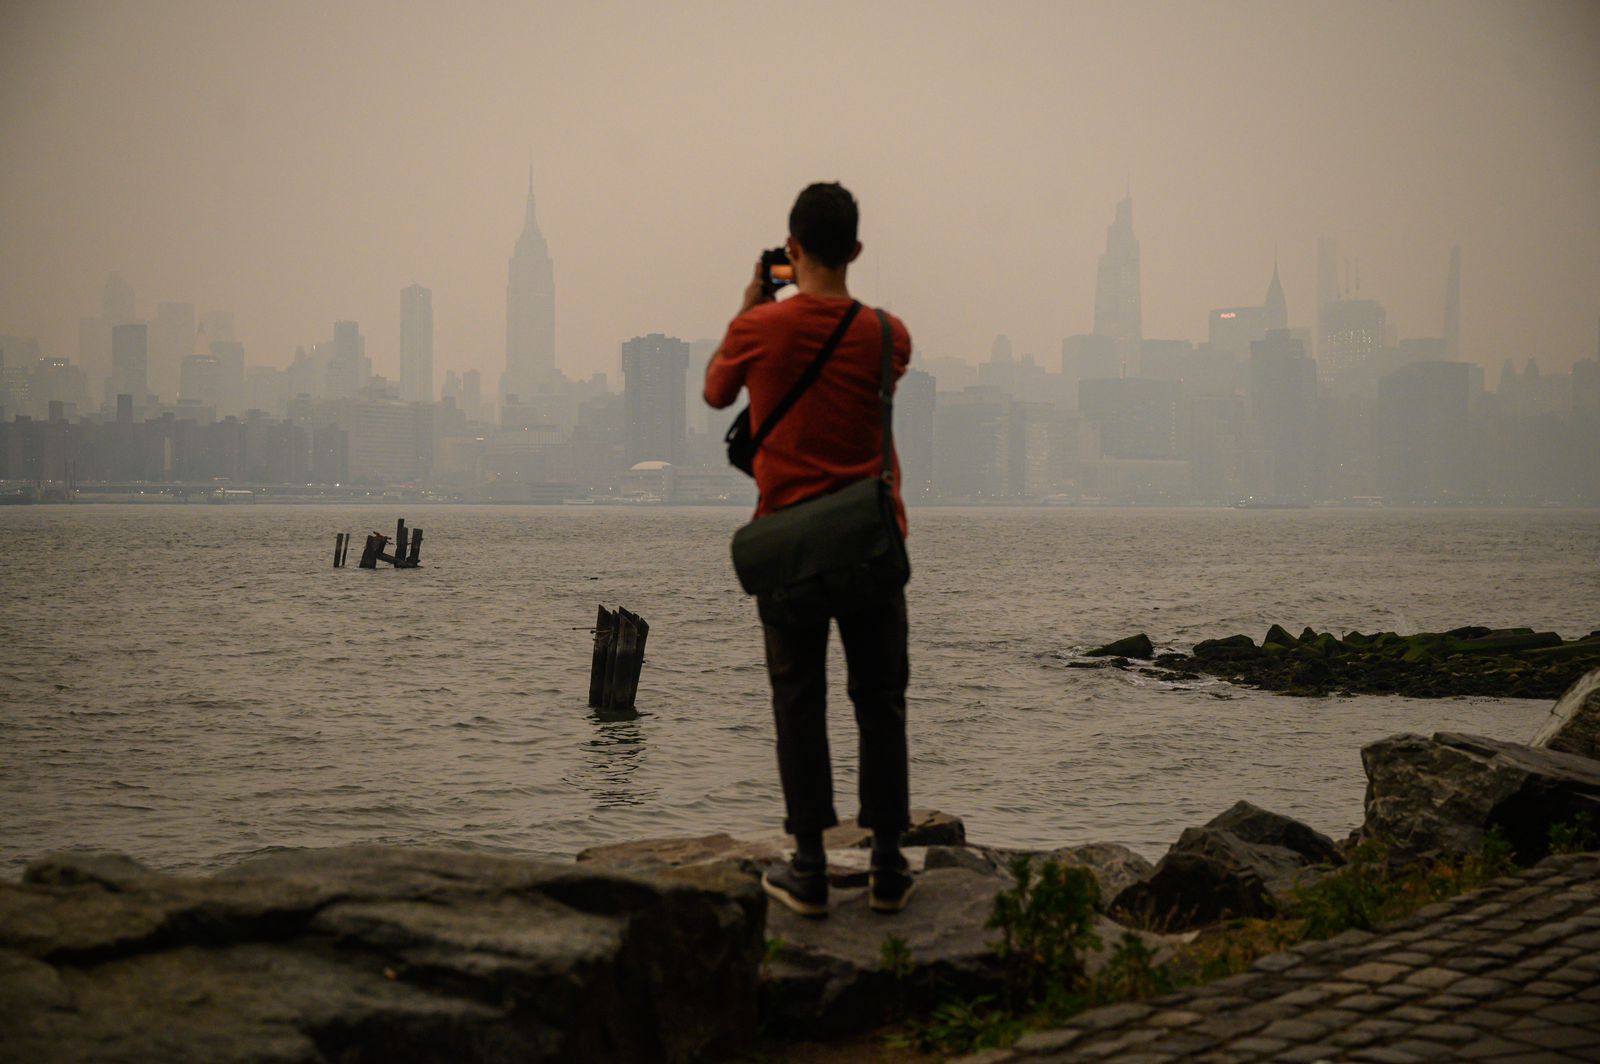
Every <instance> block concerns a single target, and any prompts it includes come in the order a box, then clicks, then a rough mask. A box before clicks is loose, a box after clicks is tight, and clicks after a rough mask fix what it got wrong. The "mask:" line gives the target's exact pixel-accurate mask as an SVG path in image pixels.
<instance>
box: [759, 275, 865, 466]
mask: <svg viewBox="0 0 1600 1064" xmlns="http://www.w3.org/2000/svg"><path fill="white" fill-rule="evenodd" d="M860 311H861V303H860V302H859V301H857V300H851V301H850V307H849V309H848V310H846V311H845V312H844V317H842V318H840V319H839V324H838V325H836V326H835V327H834V330H833V333H832V335H830V336H829V337H828V342H827V343H825V344H823V345H822V350H821V351H820V352H819V353H818V354H817V357H816V358H815V359H813V360H812V362H811V365H809V366H807V367H806V371H805V372H804V373H802V374H801V375H800V379H799V380H797V381H795V382H794V386H793V387H792V388H790V389H789V392H788V394H787V395H785V396H784V397H783V398H782V399H781V400H779V401H778V405H777V406H775V407H773V409H772V413H770V414H768V415H767V420H766V421H764V422H762V424H761V428H760V430H759V431H757V432H756V435H755V438H754V439H753V440H751V441H750V453H751V454H755V453H756V451H758V450H760V449H761V442H762V441H763V440H765V439H766V438H767V434H768V433H770V432H771V431H772V430H773V429H774V428H776V427H777V425H778V422H780V421H782V420H783V415H785V414H787V413H788V412H789V411H790V409H791V408H793V406H794V404H795V403H797V402H799V401H800V397H801V396H802V395H804V394H805V391H806V389H807V388H809V387H811V386H812V385H813V384H815V383H816V380H817V378H818V377H820V376H822V367H824V366H826V365H827V364H828V359H830V358H832V357H833V352H834V349H835V348H837V347H838V346H839V341H840V340H842V339H844V334H845V333H846V332H847V331H848V330H849V328H850V323H851V322H853V321H855V320H856V315H857V314H858V313H860Z"/></svg>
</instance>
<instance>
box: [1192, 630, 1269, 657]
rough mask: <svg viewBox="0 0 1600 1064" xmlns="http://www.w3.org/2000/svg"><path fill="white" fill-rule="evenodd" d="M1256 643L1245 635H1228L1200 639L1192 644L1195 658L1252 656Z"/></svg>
mask: <svg viewBox="0 0 1600 1064" xmlns="http://www.w3.org/2000/svg"><path fill="white" fill-rule="evenodd" d="M1255 653H1256V645H1255V643H1254V642H1252V641H1251V639H1250V637H1249V636H1247V635H1230V636H1227V637H1225V638H1223V639H1202V640H1201V641H1200V642H1198V643H1196V644H1195V645H1194V656H1195V657H1197V658H1238V657H1253V656H1254V655H1255Z"/></svg>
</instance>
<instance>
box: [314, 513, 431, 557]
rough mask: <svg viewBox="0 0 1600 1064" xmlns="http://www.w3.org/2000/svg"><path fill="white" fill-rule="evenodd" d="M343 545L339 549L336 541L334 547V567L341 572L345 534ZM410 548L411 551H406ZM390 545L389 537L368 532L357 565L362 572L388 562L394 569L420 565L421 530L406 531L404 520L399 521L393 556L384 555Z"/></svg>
mask: <svg viewBox="0 0 1600 1064" xmlns="http://www.w3.org/2000/svg"><path fill="white" fill-rule="evenodd" d="M341 536H342V542H343V544H344V546H343V548H342V549H341V548H340V547H339V545H338V543H339V542H340V541H336V542H335V545H334V548H333V567H334V568H335V569H342V568H343V567H344V559H345V556H346V555H347V554H349V553H350V539H351V536H350V534H349V533H348V532H345V533H341ZM408 545H409V547H410V551H409V553H408V552H407V546H408ZM388 546H389V537H388V536H386V535H384V534H383V533H381V532H368V533H367V545H366V547H365V548H364V549H363V550H362V551H361V561H359V562H358V563H356V564H357V567H358V568H361V569H376V568H377V567H378V563H379V562H388V563H389V564H390V565H392V566H394V567H395V568H396V569H417V568H420V567H421V566H422V561H421V559H422V529H420V528H407V527H406V519H405V518H403V517H402V518H400V519H399V520H398V521H396V522H395V525H394V553H393V554H387V553H385V548H387V547H388Z"/></svg>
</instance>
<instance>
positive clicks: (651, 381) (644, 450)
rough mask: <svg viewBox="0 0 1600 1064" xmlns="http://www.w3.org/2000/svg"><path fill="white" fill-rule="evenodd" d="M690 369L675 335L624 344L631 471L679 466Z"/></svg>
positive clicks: (686, 349)
mask: <svg viewBox="0 0 1600 1064" xmlns="http://www.w3.org/2000/svg"><path fill="white" fill-rule="evenodd" d="M688 370H689V345H688V344H687V343H685V342H684V341H682V340H680V339H678V338H677V337H675V336H663V335H662V334H661V333H651V334H650V335H649V336H636V337H634V338H633V339H632V340H629V341H627V342H626V343H624V344H623V345H622V376H623V383H622V396H623V404H624V406H625V408H626V415H625V416H626V419H627V420H626V432H627V460H628V465H629V466H633V465H636V464H638V463H639V462H651V461H659V462H672V463H674V464H676V463H679V462H682V461H683V455H684V445H685V441H686V438H687V431H686V425H685V418H684V405H683V404H684V391H685V388H686V387H687V375H688Z"/></svg>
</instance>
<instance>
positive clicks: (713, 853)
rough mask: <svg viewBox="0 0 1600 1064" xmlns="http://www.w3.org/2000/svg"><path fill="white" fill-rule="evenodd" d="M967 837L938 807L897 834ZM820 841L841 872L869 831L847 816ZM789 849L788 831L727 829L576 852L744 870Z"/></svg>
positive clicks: (783, 856) (622, 863)
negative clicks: (738, 832)
mask: <svg viewBox="0 0 1600 1064" xmlns="http://www.w3.org/2000/svg"><path fill="white" fill-rule="evenodd" d="M966 840H967V827H966V825H965V824H964V823H962V821H961V818H960V817H958V816H951V815H950V814H949V813H941V812H939V811H938V810H937V809H913V810H911V826H910V827H909V828H907V829H906V830H905V831H904V832H902V833H901V835H900V844H901V846H903V847H905V848H907V849H908V850H909V849H911V848H913V847H920V846H961V845H964V844H965V843H966ZM823 844H824V845H825V846H827V848H828V852H829V854H830V855H832V856H830V857H829V863H830V864H835V863H836V864H838V865H839V867H840V869H841V874H843V873H844V872H846V871H848V870H852V869H855V868H856V867H857V865H858V864H860V862H858V861H854V860H850V859H845V858H843V857H842V856H840V855H842V854H843V853H844V852H845V851H848V850H865V849H867V848H868V847H870V846H871V845H872V831H871V829H869V828H864V827H862V826H861V825H859V824H857V823H856V822H855V821H854V820H847V821H845V822H844V823H842V824H839V825H838V826H836V827H831V828H829V829H828V830H827V831H826V832H824V833H823ZM793 852H794V845H793V842H792V840H791V839H790V838H789V836H787V835H780V834H772V835H757V836H753V837H745V838H735V837H734V836H732V835H692V836H677V837H671V838H663V839H640V840H637V841H635V842H618V843H611V844H608V845H605V846H591V847H590V848H589V849H587V850H584V851H582V852H580V853H579V854H578V856H577V860H578V862H579V863H582V864H590V863H592V864H597V865H603V866H605V867H607V868H621V869H629V870H633V871H651V870H654V869H660V868H676V867H683V866H687V865H696V864H708V863H718V862H723V861H733V862H735V863H738V864H740V865H741V866H742V867H744V868H745V869H746V870H747V871H749V872H752V873H756V872H759V870H760V869H761V868H764V867H766V866H767V865H769V864H773V863H775V862H778V861H784V860H787V859H788V857H789V855H790V854H791V853H793ZM863 860H864V858H863ZM861 867H865V866H864V865H862V866H861Z"/></svg>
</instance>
